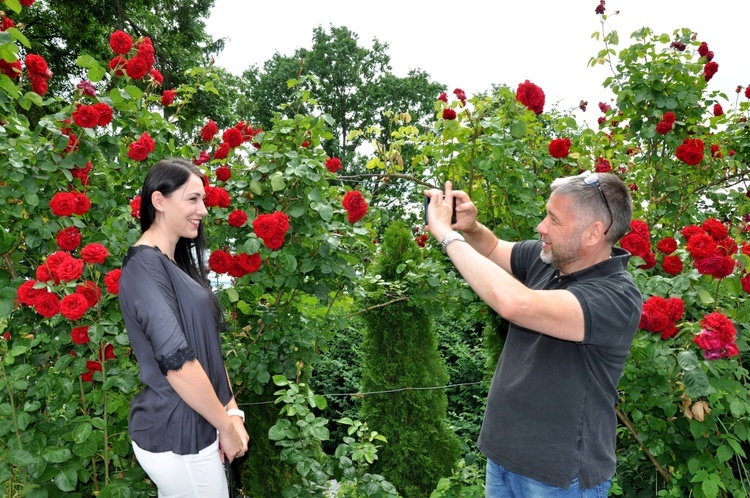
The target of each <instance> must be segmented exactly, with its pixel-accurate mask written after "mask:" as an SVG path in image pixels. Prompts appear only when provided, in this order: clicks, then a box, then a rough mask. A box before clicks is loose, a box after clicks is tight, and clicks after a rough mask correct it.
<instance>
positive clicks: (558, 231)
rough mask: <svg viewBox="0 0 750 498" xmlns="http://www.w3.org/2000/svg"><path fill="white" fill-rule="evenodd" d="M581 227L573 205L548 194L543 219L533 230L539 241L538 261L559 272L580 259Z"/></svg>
mask: <svg viewBox="0 0 750 498" xmlns="http://www.w3.org/2000/svg"><path fill="white" fill-rule="evenodd" d="M581 227H582V224H581V223H580V219H579V217H578V216H576V213H575V209H574V206H573V202H572V201H571V200H570V199H569V198H567V197H563V196H561V195H555V194H552V195H551V196H550V198H549V201H547V216H545V218H544V219H543V220H542V222H541V223H539V225H537V227H536V230H537V232H539V237H540V238H541V240H542V253H541V255H540V258H541V259H542V261H544V262H545V263H547V264H549V265H552V266H554V267H555V268H557V269H558V270H561V271H563V272H565V269H566V268H568V267H570V266H571V265H572V264H573V263H575V262H576V261H578V259H580V258H581V231H582V228H581Z"/></svg>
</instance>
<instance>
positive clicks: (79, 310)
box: [60, 294, 89, 320]
mask: <svg viewBox="0 0 750 498" xmlns="http://www.w3.org/2000/svg"><path fill="white" fill-rule="evenodd" d="M88 309H89V303H88V301H86V298H85V297H84V296H82V295H81V294H68V295H66V296H65V297H63V298H62V301H60V314H61V315H62V316H64V317H65V318H67V319H68V320H80V319H81V318H82V317H83V315H85V314H86V311H88Z"/></svg>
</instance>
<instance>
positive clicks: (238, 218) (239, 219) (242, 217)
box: [227, 209, 247, 228]
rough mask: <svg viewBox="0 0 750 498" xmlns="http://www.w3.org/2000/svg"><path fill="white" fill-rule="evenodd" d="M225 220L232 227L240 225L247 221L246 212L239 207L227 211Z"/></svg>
mask: <svg viewBox="0 0 750 498" xmlns="http://www.w3.org/2000/svg"><path fill="white" fill-rule="evenodd" d="M227 222H228V223H229V224H230V225H231V226H233V227H238V228H239V227H241V226H242V225H244V224H245V223H246V222H247V213H245V212H244V211H241V210H239V209H237V210H235V211H232V212H231V213H229V217H228V218H227Z"/></svg>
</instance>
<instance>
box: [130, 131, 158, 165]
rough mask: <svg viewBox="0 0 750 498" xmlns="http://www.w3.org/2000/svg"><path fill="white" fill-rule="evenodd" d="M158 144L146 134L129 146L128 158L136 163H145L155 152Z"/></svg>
mask: <svg viewBox="0 0 750 498" xmlns="http://www.w3.org/2000/svg"><path fill="white" fill-rule="evenodd" d="M155 148H156V143H155V142H154V139H153V138H151V136H150V135H149V134H148V132H145V133H144V134H143V135H141V136H140V137H139V138H138V140H136V141H135V142H133V143H131V144H128V157H129V158H130V159H132V160H134V161H145V160H146V159H147V158H148V155H149V154H150V153H152V152H153V151H154V149H155Z"/></svg>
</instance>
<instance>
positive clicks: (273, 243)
mask: <svg viewBox="0 0 750 498" xmlns="http://www.w3.org/2000/svg"><path fill="white" fill-rule="evenodd" d="M253 230H254V231H255V235H257V236H258V237H259V238H260V239H261V240H262V241H263V243H264V244H265V245H266V247H268V248H269V249H271V250H276V249H280V248H281V246H282V245H284V235H285V234H286V232H287V230H289V217H288V216H287V215H286V213H282V212H281V211H276V212H274V213H271V214H259V215H258V217H257V218H255V219H254V220H253Z"/></svg>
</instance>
